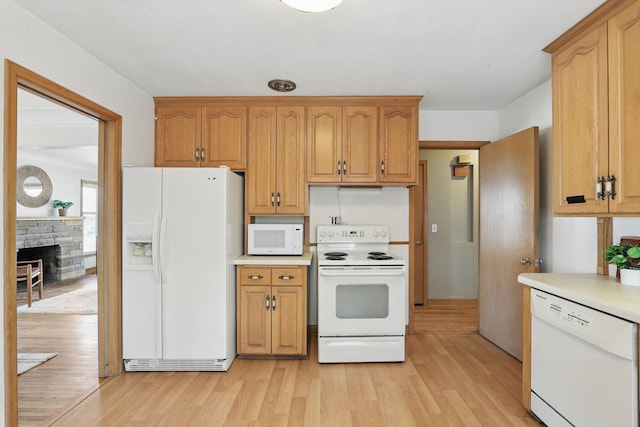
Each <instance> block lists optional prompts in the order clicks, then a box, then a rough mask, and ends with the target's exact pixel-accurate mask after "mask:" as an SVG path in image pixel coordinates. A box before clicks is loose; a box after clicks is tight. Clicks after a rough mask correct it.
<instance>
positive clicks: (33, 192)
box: [22, 176, 44, 197]
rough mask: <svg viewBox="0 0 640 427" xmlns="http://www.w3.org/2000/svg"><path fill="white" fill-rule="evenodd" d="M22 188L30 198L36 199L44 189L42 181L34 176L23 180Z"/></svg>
mask: <svg viewBox="0 0 640 427" xmlns="http://www.w3.org/2000/svg"><path fill="white" fill-rule="evenodd" d="M22 188H23V189H24V192H25V193H27V195H28V196H31V197H38V196H39V195H40V194H41V193H42V190H43V189H44V187H43V186H42V181H40V180H39V179H38V178H36V177H35V176H28V177H27V179H25V180H24V184H23V186H22Z"/></svg>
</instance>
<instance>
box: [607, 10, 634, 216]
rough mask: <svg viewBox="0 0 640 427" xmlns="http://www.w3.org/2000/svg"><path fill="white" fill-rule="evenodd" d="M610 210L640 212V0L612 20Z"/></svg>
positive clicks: (610, 46) (610, 45) (610, 65)
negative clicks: (612, 180) (613, 193)
mask: <svg viewBox="0 0 640 427" xmlns="http://www.w3.org/2000/svg"><path fill="white" fill-rule="evenodd" d="M608 31H609V34H608V36H609V39H608V41H609V46H608V47H609V174H611V175H615V177H616V178H617V180H616V183H615V190H616V192H617V195H616V197H615V198H614V199H611V200H609V211H610V212H615V213H639V212H640V165H639V161H640V116H639V112H640V56H639V51H638V49H639V48H638V47H639V46H640V1H636V2H634V3H633V4H632V5H631V6H629V7H627V8H626V9H624V10H623V11H622V12H620V13H619V14H618V15H616V16H615V17H614V18H613V19H611V20H610V21H609V25H608Z"/></svg>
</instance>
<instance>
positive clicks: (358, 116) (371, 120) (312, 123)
mask: <svg viewBox="0 0 640 427" xmlns="http://www.w3.org/2000/svg"><path fill="white" fill-rule="evenodd" d="M377 147H378V108H377V107H375V106H344V107H340V106H313V107H309V108H308V109H307V165H308V169H307V182H309V183H315V184H343V183H362V184H375V183H377V181H378V170H377V163H378V162H377V156H378V153H377Z"/></svg>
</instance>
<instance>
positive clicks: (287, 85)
mask: <svg viewBox="0 0 640 427" xmlns="http://www.w3.org/2000/svg"><path fill="white" fill-rule="evenodd" d="M267 86H269V87H270V88H271V89H273V90H275V91H276V92H291V91H292V90H294V89H295V88H296V84H295V83H294V82H292V81H291V80H285V79H274V80H269V83H267Z"/></svg>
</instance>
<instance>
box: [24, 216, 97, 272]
mask: <svg viewBox="0 0 640 427" xmlns="http://www.w3.org/2000/svg"><path fill="white" fill-rule="evenodd" d="M82 227H83V221H82V218H81V217H43V218H18V220H17V227H16V230H17V235H16V249H18V260H25V259H38V258H41V259H42V261H43V268H44V279H45V283H47V282H57V281H61V280H66V279H71V278H74V277H79V276H83V275H85V274H86V270H85V267H84V253H83V228H82Z"/></svg>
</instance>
